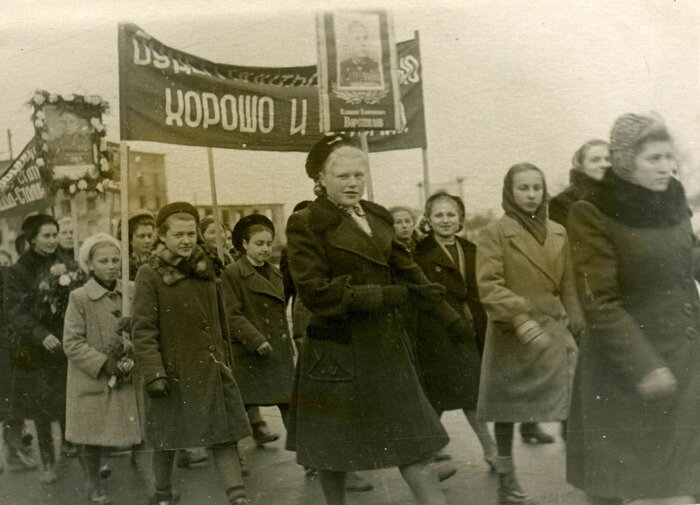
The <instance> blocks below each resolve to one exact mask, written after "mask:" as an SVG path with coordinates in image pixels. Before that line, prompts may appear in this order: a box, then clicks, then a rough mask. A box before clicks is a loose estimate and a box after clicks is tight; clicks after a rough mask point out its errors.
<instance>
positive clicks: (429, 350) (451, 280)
mask: <svg viewBox="0 0 700 505" xmlns="http://www.w3.org/2000/svg"><path fill="white" fill-rule="evenodd" d="M456 241H457V243H458V244H459V246H460V247H461V250H462V252H463V260H464V261H463V262H464V265H463V266H462V269H463V270H464V273H465V275H464V276H462V272H461V270H460V267H459V266H458V264H457V263H456V261H459V259H457V258H456V259H455V261H453V260H452V258H450V257H449V256H447V254H446V253H445V251H444V250H443V249H442V247H441V246H440V245H439V244H438V243H437V241H436V240H435V238H434V236H433V235H432V234H430V235H428V236H427V237H425V238H424V239H423V240H421V241H420V242H418V244H417V245H416V248H415V253H414V255H413V257H414V259H415V262H416V263H417V264H418V266H419V267H421V269H422V270H423V272H424V273H425V275H426V276H427V277H428V279H429V280H430V281H431V282H436V283H438V284H441V285H443V286H444V287H445V289H446V290H447V292H446V294H445V300H447V302H448V303H449V304H450V305H451V306H452V308H454V309H455V311H456V312H457V313H458V314H460V317H462V318H464V319H465V321H466V323H467V324H471V325H473V326H474V328H475V334H474V336H473V337H472V338H470V339H468V340H466V341H464V342H455V341H454V340H453V339H452V338H450V336H449V335H448V334H447V333H446V332H445V331H444V329H443V328H442V327H441V326H440V324H436V321H435V317H434V316H431V315H430V314H427V313H420V314H419V316H418V329H417V331H418V338H416V344H417V345H416V347H417V353H416V354H417V358H418V362H419V366H418V370H419V371H420V374H421V377H422V379H423V385H424V388H425V393H426V395H427V396H428V399H429V400H430V403H432V405H433V406H434V407H435V409H436V410H438V411H444V410H453V409H466V410H474V409H476V405H477V399H478V397H479V376H480V372H481V353H480V347H481V346H480V344H479V339H481V340H482V341H483V338H484V336H485V332H486V313H485V311H484V308H483V306H482V305H481V302H480V300H479V293H478V290H477V286H476V246H475V245H474V244H473V243H472V242H470V241H468V240H466V239H464V238H462V237H456Z"/></svg>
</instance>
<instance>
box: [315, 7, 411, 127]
mask: <svg viewBox="0 0 700 505" xmlns="http://www.w3.org/2000/svg"><path fill="white" fill-rule="evenodd" d="M316 31H317V42H318V69H319V72H318V74H319V75H318V81H319V85H318V91H319V101H320V105H321V111H320V119H321V129H322V130H323V131H326V132H337V131H352V130H387V129H391V130H400V129H401V128H402V126H403V125H402V117H401V97H400V92H399V84H398V74H397V70H398V63H397V56H396V44H395V43H394V33H393V25H392V22H391V17H390V15H389V13H388V12H387V11H384V10H361V11H360V10H358V11H345V10H343V11H330V12H329V11H326V12H320V13H319V14H318V15H317V17H316Z"/></svg>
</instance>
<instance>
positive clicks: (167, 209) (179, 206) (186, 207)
mask: <svg viewBox="0 0 700 505" xmlns="http://www.w3.org/2000/svg"><path fill="white" fill-rule="evenodd" d="M180 213H185V214H190V215H192V216H194V220H195V222H196V223H197V225H198V226H199V212H197V209H196V208H195V206H194V205H192V204H191V203H187V202H172V203H169V204H167V205H165V206H164V207H161V209H160V210H159V211H158V215H157V216H156V226H157V227H160V226H162V225H163V223H165V220H166V219H168V218H169V217H170V216H172V215H173V214H180Z"/></svg>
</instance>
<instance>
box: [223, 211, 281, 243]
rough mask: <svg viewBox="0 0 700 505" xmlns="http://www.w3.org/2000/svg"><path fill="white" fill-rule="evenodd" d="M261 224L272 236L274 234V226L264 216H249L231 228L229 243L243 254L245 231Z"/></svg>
mask: <svg viewBox="0 0 700 505" xmlns="http://www.w3.org/2000/svg"><path fill="white" fill-rule="evenodd" d="M256 224H261V225H263V226H265V227H267V228H269V229H270V230H272V234H273V235H274V234H275V225H274V224H273V223H272V221H270V220H269V219H268V218H267V217H266V216H264V215H262V214H249V215H247V216H243V217H242V218H241V219H239V220H238V222H237V223H236V224H235V225H234V226H233V231H232V232H231V243H232V244H233V247H235V248H236V251H239V252H243V236H244V235H245V232H246V230H248V228H250V227H251V226H253V225H256Z"/></svg>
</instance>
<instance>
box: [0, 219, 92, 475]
mask: <svg viewBox="0 0 700 505" xmlns="http://www.w3.org/2000/svg"><path fill="white" fill-rule="evenodd" d="M22 231H23V233H24V235H25V236H26V238H27V242H28V244H29V246H30V247H29V249H27V250H26V251H25V252H24V253H23V254H22V256H20V258H19V260H18V261H17V263H16V264H15V265H13V266H12V267H10V269H9V270H8V272H7V276H6V279H5V289H4V309H5V317H6V320H7V322H8V333H9V338H10V354H11V357H12V366H13V377H12V410H13V415H14V416H16V417H17V418H18V419H33V420H34V423H35V425H36V429H37V435H38V442H39V450H40V453H41V461H42V464H43V468H44V473H43V474H42V477H41V479H42V481H43V482H46V483H51V482H55V481H56V479H57V475H56V472H55V468H54V465H55V461H56V458H55V455H54V446H53V437H52V434H51V423H52V421H59V422H60V424H61V427H62V428H65V415H66V371H67V366H68V363H67V360H66V356H65V354H64V353H63V349H62V346H61V340H62V336H63V317H64V314H65V310H66V307H67V305H68V294H69V290H70V288H71V287H77V286H78V285H79V284H80V283H81V282H82V280H83V276H82V274H79V273H78V272H79V269H78V267H77V264H75V263H74V262H73V260H70V259H68V258H64V257H62V256H59V255H58V254H57V252H56V249H57V247H58V224H57V223H56V220H55V219H54V218H53V217H51V216H48V215H45V214H37V215H32V216H29V217H27V218H26V219H25V220H24V222H23V223H22Z"/></svg>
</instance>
